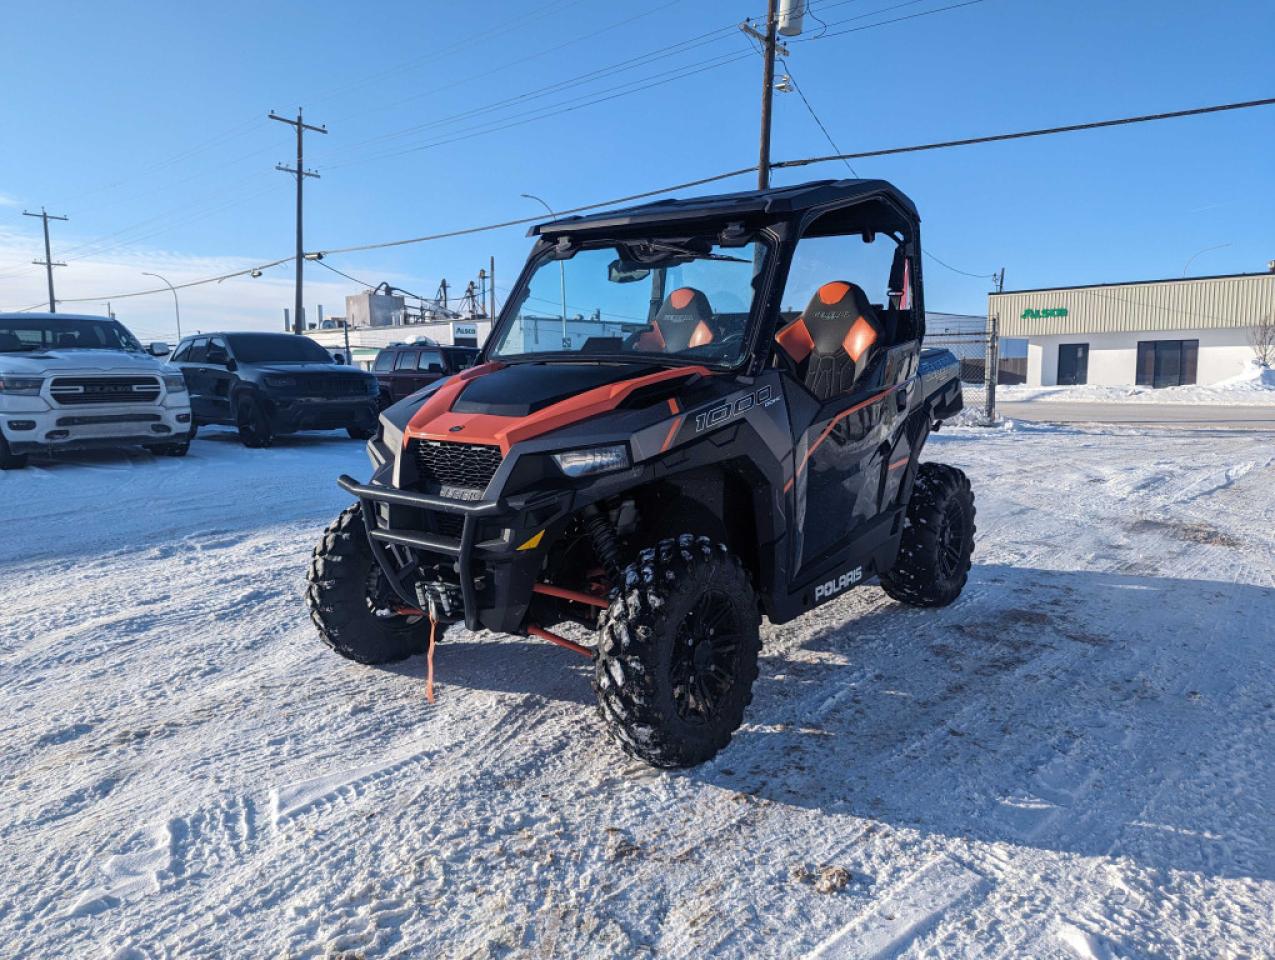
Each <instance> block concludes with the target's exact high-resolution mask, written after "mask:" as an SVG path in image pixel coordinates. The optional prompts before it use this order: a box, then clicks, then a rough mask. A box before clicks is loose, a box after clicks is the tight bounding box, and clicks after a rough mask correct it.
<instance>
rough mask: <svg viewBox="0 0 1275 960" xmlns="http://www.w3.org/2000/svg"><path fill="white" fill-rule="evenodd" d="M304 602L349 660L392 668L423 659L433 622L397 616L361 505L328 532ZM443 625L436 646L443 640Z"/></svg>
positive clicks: (312, 563)
mask: <svg viewBox="0 0 1275 960" xmlns="http://www.w3.org/2000/svg"><path fill="white" fill-rule="evenodd" d="M306 581H307V586H306V591H305V602H306V606H307V607H308V608H309V610H310V619H311V620H312V621H314V625H315V627H317V628H318V630H319V637H320V638H321V639H322V640H323V642H324V643H326V644H327V645H328V646H329V647H331V648H332V649H333V650H335V651H336V652H337V653H339V654H340V655H341V656H343V657H345V658H346V659H348V660H354V661H356V662H358V663H393V662H394V661H396V660H403V659H405V658H407V657H410V656H412V655H413V654H417V653H424V652H425V647H426V644H427V643H428V640H429V620H428V619H426V618H425V617H423V616H422V617H407V616H401V615H399V614H396V613H394V612H393V606H394V605H395V604H396V603H397V601H396V600H395V599H394V595H393V592H392V591H391V589H390V586H389V584H388V583H387V582H386V580H385V574H384V573H382V572H381V569H380V567H379V566H378V565H377V563H376V558H375V557H373V556H372V548H371V546H370V545H369V544H368V542H367V532H366V529H365V528H364V526H363V510H362V508H361V506H360V505H359V504H357V503H356V504H354V505H353V506H351V507H347V508H346V509H345V510H344V511H343V512H342V513H341V515H340V516H339V517H337V518H336V520H335V521H333V523H332V525H331V526H330V527H328V528H327V530H325V531H324V532H323V539H322V540H320V541H319V544H318V546H316V547H315V548H314V553H313V554H312V555H311V558H310V569H309V571H308V572H307V574H306ZM442 633H443V625H442V624H439V625H438V627H437V631H436V633H435V640H438V639H439V638H441V637H442Z"/></svg>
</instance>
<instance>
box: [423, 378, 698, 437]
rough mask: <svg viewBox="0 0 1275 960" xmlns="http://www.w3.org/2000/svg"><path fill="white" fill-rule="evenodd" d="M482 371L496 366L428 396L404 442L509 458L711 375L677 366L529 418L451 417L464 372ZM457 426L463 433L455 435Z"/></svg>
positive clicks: (599, 390)
mask: <svg viewBox="0 0 1275 960" xmlns="http://www.w3.org/2000/svg"><path fill="white" fill-rule="evenodd" d="M478 370H482V371H483V373H490V372H491V370H492V365H491V364H484V365H483V367H473V368H471V369H470V370H466V371H464V373H461V374H459V375H458V376H457V378H456V379H455V380H454V381H453V382H451V383H449V384H448V385H447V386H446V387H443V388H442V389H440V390H439V391H438V392H437V393H435V394H434V395H433V396H432V397H430V398H429V400H428V401H426V403H425V405H424V406H423V407H421V409H420V410H418V411H416V416H414V417H412V420H411V422H410V423H408V425H407V430H406V431H404V434H403V436H404V442H406V441H407V439H409V438H410V439H422V440H442V441H451V442H452V443H485V444H490V445H492V446H498V447H500V452H501V453H503V454H507V453H508V452H509V448H510V447H512V446H513V445H514V444H515V443H519V442H521V441H523V440H530V439H531V438H532V437H538V436H540V435H541V434H544V433H548V432H549V431H551V430H557V429H559V428H561V427H565V426H567V425H569V424H572V423H576V422H578V421H580V420H584V419H586V418H588V417H593V416H597V415H598V414H600V413H609V412H610V411H612V410H614V409H615V408H616V407H617V406H619V405H620V404H621V403H622V402H623V401H624V398H625V397H627V396H628V395H629V394H630V393H632V392H633V391H634V390H636V389H638V388H639V387H645V386H647V385H649V384H653V383H660V382H662V381H664V380H675V379H678V378H681V377H690V376H694V375H696V374H700V375H703V376H708V375H709V370H708V368H707V367H676V368H673V369H669V370H658V371H656V372H655V373H649V374H647V375H645V376H642V377H633V378H632V379H630V380H621V381H619V382H618V383H609V384H606V385H604V386H601V387H595V388H594V389H592V390H586V391H585V392H584V393H581V394H579V395H578V396H574V397H568V398H567V399H566V400H560V401H559V402H557V403H555V404H552V405H551V406H548V407H545V408H544V409H543V410H537V411H536V412H535V413H532V414H529V415H528V416H525V417H502V416H498V415H497V414H494V413H453V412H452V409H451V408H452V405H453V404H454V403H455V401H456V398H457V397H458V396H459V395H460V391H461V390H462V389H463V388H464V385H465V384H464V380H463V379H462V378H464V377H465V374H466V373H471V372H473V371H478ZM478 375H479V376H481V375H482V374H478ZM468 379H473V378H472V377H470V378H468ZM453 427H459V428H460V429H459V430H453V429H452V428H453Z"/></svg>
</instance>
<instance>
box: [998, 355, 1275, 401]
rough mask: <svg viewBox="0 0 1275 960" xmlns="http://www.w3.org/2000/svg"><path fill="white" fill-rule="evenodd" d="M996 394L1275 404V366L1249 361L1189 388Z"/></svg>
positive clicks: (1004, 393)
mask: <svg viewBox="0 0 1275 960" xmlns="http://www.w3.org/2000/svg"><path fill="white" fill-rule="evenodd" d="M996 395H997V396H998V397H1000V398H1001V399H1002V400H1006V401H1013V402H1016V403H1021V402H1024V401H1040V400H1045V401H1051V400H1052V401H1057V402H1065V403H1085V402H1097V403H1111V402H1113V401H1127V402H1133V403H1175V404H1193V405H1208V406H1250V405H1253V406H1256V405H1265V404H1275V369H1272V368H1269V367H1259V366H1257V365H1256V364H1249V365H1248V366H1247V367H1246V368H1245V370H1244V372H1243V373H1241V374H1239V375H1238V376H1235V377H1231V378H1230V379H1229V380H1223V381H1221V382H1220V383H1215V384H1212V385H1210V386H1199V385H1191V386H1186V387H1162V388H1160V389H1159V390H1156V389H1153V388H1151V387H1135V386H1120V387H1108V386H1101V385H1099V384H1094V383H1087V384H1081V385H1080V386H1075V387H1029V386H1027V385H1025V384H1020V385H1017V386H1001V387H997V388H996Z"/></svg>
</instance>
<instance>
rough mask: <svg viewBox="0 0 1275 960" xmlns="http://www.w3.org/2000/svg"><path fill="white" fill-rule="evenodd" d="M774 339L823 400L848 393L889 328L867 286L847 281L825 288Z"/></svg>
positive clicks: (825, 285)
mask: <svg viewBox="0 0 1275 960" xmlns="http://www.w3.org/2000/svg"><path fill="white" fill-rule="evenodd" d="M775 339H776V340H777V341H778V342H779V346H780V347H781V348H783V350H784V352H785V353H787V354H788V356H790V357H791V358H792V359H793V361H794V362H795V363H796V364H797V371H798V376H800V377H801V378H802V379H803V380H804V381H805V384H806V387H807V388H808V389H809V390H810V392H811V393H813V394H814V395H815V396H816V397H818V398H819V399H820V400H831V399H832V398H833V397H836V396H839V395H841V394H844V393H847V392H849V391H850V389H851V388H852V387H853V386H854V385H855V383H856V381H858V379H859V377H860V376H862V375H863V372H864V371H865V370H866V369H867V368H868V363H869V362H870V360H871V359H872V357H873V355H874V353H875V351H874V350H873V348H874V347H876V346H879V345H882V344H884V343H885V331H884V329H883V328H882V325H881V321H880V319H879V318H878V317H877V313H876V311H875V310H873V309H872V304H871V303H870V302H869V301H868V296H867V294H865V293H864V292H863V290H862V288H860V287H858V286H856V285H855V284H853V283H847V282H845V281H844V280H834V281H833V282H832V283H825V284H824V285H823V286H822V287H820V288H819V289H818V290H817V291H816V292H815V295H814V296H813V297H811V298H810V303H809V305H808V306H807V307H806V311H805V313H803V314H802V315H801V316H799V317H798V318H797V319H796V320H794V321H793V322H792V323H790V324H788V325H787V326H786V327H784V328H783V329H782V330H780V331H779V333H778V334H776V335H775Z"/></svg>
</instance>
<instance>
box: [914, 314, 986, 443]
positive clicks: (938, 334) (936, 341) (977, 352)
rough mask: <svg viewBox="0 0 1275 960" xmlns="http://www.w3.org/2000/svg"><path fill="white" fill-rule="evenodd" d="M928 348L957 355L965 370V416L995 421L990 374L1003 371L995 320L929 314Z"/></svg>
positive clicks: (927, 325) (963, 370)
mask: <svg viewBox="0 0 1275 960" xmlns="http://www.w3.org/2000/svg"><path fill="white" fill-rule="evenodd" d="M925 345H926V346H927V347H940V348H942V349H944V350H950V351H951V352H952V353H953V354H954V355H955V357H956V359H957V362H958V363H959V364H960V369H961V392H962V393H963V395H964V397H965V410H966V414H965V417H966V418H968V419H969V420H970V421H972V422H976V423H992V422H994V421H995V419H996V378H993V377H989V376H988V371H995V370H999V369H1000V368H1001V361H1000V355H999V346H1000V343H999V338H998V337H997V335H996V320H995V318H990V319H989V318H986V317H973V316H962V315H959V314H942V313H940V314H929V315H927V317H926V332H925ZM1001 382H1004V379H1003V378H1002V379H1001Z"/></svg>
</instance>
